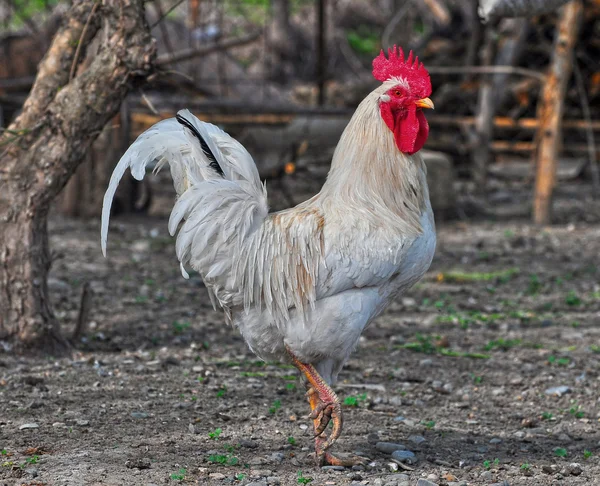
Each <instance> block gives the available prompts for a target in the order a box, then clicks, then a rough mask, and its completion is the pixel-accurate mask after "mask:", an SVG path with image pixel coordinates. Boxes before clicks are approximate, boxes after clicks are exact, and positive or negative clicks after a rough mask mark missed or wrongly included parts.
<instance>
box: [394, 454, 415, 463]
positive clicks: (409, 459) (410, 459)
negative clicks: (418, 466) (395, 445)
mask: <svg viewBox="0 0 600 486" xmlns="http://www.w3.org/2000/svg"><path fill="white" fill-rule="evenodd" d="M392 459H395V460H396V461H399V462H406V463H407V464H415V463H416V462H417V456H415V453H414V452H411V451H395V452H393V453H392Z"/></svg>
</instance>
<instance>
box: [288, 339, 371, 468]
mask: <svg viewBox="0 0 600 486" xmlns="http://www.w3.org/2000/svg"><path fill="white" fill-rule="evenodd" d="M286 349H287V351H288V353H289V355H290V357H291V358H292V361H293V363H294V366H295V367H296V368H298V369H299V370H300V371H301V372H302V374H304V376H305V377H306V379H307V380H308V384H307V387H308V392H307V394H306V395H307V396H308V402H309V403H310V409H311V414H310V415H309V417H310V418H311V419H312V420H313V426H314V430H315V453H316V457H317V462H318V464H319V465H320V466H324V465H331V466H345V467H351V466H354V465H357V464H363V463H364V462H365V461H364V459H363V458H360V457H351V458H347V459H341V458H338V457H336V456H334V455H333V454H331V453H330V452H328V449H329V448H330V447H331V446H332V445H333V443H334V442H335V441H336V440H337V439H338V438H339V436H340V435H341V433H342V424H343V418H342V407H341V404H340V401H339V398H338V397H337V395H336V394H335V392H334V391H333V390H332V389H331V387H330V386H329V385H327V383H325V381H324V380H323V378H322V377H321V375H319V373H318V372H317V370H316V369H315V367H314V366H312V365H310V364H305V363H302V362H301V361H300V360H299V359H298V358H297V357H296V356H295V355H294V354H293V353H292V352H291V350H290V349H289V348H288V347H287V346H286ZM330 421H331V422H333V429H332V431H331V435H330V436H329V437H328V438H327V437H325V436H324V434H323V433H324V431H325V429H326V428H327V425H329V422H330Z"/></svg>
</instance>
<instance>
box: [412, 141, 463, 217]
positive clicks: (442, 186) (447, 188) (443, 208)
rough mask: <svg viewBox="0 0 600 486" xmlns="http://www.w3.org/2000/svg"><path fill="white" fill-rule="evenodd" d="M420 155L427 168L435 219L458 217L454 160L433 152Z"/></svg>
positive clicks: (426, 151) (424, 152) (425, 151)
mask: <svg viewBox="0 0 600 486" xmlns="http://www.w3.org/2000/svg"><path fill="white" fill-rule="evenodd" d="M420 154H421V155H422V156H423V161H424V162H425V165H426V166H427V184H428V185H429V191H430V192H429V194H430V199H431V207H432V208H433V211H434V213H435V217H436V218H439V219H442V220H444V219H449V218H452V217H454V216H456V193H455V191H454V178H455V177H454V168H453V165H452V159H451V158H450V157H448V155H446V154H444V153H442V152H433V151H431V150H421V151H420Z"/></svg>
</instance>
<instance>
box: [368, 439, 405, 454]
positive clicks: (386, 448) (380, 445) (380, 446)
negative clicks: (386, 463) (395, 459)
mask: <svg viewBox="0 0 600 486" xmlns="http://www.w3.org/2000/svg"><path fill="white" fill-rule="evenodd" d="M375 449H377V450H378V451H379V452H383V453H385V454H392V453H393V452H395V451H403V450H405V449H406V446H405V445H404V444H397V443H395V442H377V444H375Z"/></svg>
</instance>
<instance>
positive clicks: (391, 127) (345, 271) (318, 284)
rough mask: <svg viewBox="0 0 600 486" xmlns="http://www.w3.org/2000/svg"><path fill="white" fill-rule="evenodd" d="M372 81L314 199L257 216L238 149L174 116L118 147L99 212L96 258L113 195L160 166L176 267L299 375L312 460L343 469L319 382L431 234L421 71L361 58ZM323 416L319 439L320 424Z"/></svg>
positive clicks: (328, 382) (426, 252)
mask: <svg viewBox="0 0 600 486" xmlns="http://www.w3.org/2000/svg"><path fill="white" fill-rule="evenodd" d="M373 75H374V76H375V78H376V79H378V80H379V81H381V82H382V84H381V86H379V87H378V88H377V89H375V90H374V91H373V92H372V93H370V94H369V95H368V96H367V97H366V98H365V99H364V100H363V101H362V102H361V103H360V105H359V106H358V108H357V110H356V112H355V114H354V116H353V117H352V119H351V120H350V122H349V124H348V126H347V127H346V129H345V131H344V133H343V134H342V137H341V139H340V141H339V144H338V146H337V148H336V151H335V153H334V156H333V160H332V163H331V170H330V172H329V175H328V177H327V181H326V182H325V184H324V185H323V188H322V189H321V192H319V193H318V194H317V195H316V196H314V197H313V198H311V199H309V200H308V201H306V202H304V203H302V204H299V205H298V206H296V207H294V208H291V209H287V210H285V211H280V212H277V213H271V214H270V213H269V208H268V205H267V195H266V189H265V186H264V185H263V184H261V182H260V180H259V176H258V171H257V169H256V165H255V164H254V161H253V160H252V157H251V156H250V154H249V153H248V152H247V151H246V149H245V148H244V147H243V146H242V145H241V144H240V143H239V142H237V141H236V140H234V139H233V138H231V137H230V136H229V135H227V134H226V133H225V132H223V131H222V130H220V129H219V128H217V127H215V126H214V125H211V124H209V123H203V122H201V121H200V120H198V119H197V118H196V117H195V116H194V115H192V114H191V113H190V112H189V111H187V110H182V111H180V112H179V113H178V114H177V116H176V118H171V119H168V120H163V121H161V122H159V123H157V124H156V125H154V126H153V127H151V128H150V129H148V130H147V131H146V132H144V133H143V134H142V135H140V136H139V137H138V139H137V140H136V141H135V142H134V143H133V145H131V147H130V148H129V149H128V150H127V152H126V153H125V155H123V157H122V158H121V160H120V161H119V163H118V165H117V167H116V168H115V171H114V172H113V174H112V177H111V180H110V185H109V187H108V190H107V191H106V195H105V196H104V207H103V211H102V237H101V238H102V251H103V252H104V254H105V255H106V240H107V233H108V221H109V216H110V208H111V203H112V200H113V196H114V194H115V191H116V189H117V185H118V183H119V180H120V179H121V178H122V177H123V174H124V173H125V170H126V169H127V168H130V170H131V173H132V174H133V176H134V177H135V178H136V179H138V180H141V179H142V178H143V177H144V175H145V174H146V166H147V165H148V164H150V163H151V162H153V161H156V160H158V164H157V166H156V169H159V168H160V167H161V166H162V165H164V164H165V163H168V164H169V166H170V168H171V175H172V177H173V182H174V186H175V189H176V191H177V194H178V199H177V202H176V203H175V207H174V208H173V210H172V212H171V217H170V219H169V232H170V233H171V235H174V234H175V233H176V232H178V235H177V244H176V250H177V257H178V258H179V261H180V262H181V270H182V272H183V275H184V276H187V273H186V271H185V268H186V267H188V268H192V269H194V270H196V271H197V272H199V273H200V275H201V276H202V278H203V279H204V282H205V284H206V287H207V288H208V291H209V294H210V296H211V299H212V301H213V305H215V307H220V308H222V309H223V310H224V311H225V316H226V320H227V321H228V322H229V323H232V324H233V325H234V326H235V327H236V328H237V329H239V331H240V332H241V334H242V335H243V337H244V339H245V340H246V342H247V343H248V346H249V347H250V349H251V350H252V351H253V352H254V353H256V355H257V356H259V357H260V358H262V359H264V360H288V361H291V362H292V363H293V364H294V365H295V366H296V367H297V368H298V369H299V370H300V371H301V372H302V373H303V374H304V375H305V376H306V379H307V380H308V397H309V402H310V405H311V409H312V413H311V418H312V419H313V421H314V429H315V437H316V438H315V441H316V443H315V451H316V457H317V461H318V463H319V464H321V465H322V464H331V465H351V464H355V463H357V462H358V461H359V460H360V458H348V459H341V458H338V457H336V456H334V455H333V454H331V452H330V451H329V448H330V447H331V445H332V444H333V443H334V442H335V441H336V439H337V438H338V437H339V436H340V433H341V431H342V410H341V406H340V402H339V399H338V397H337V396H336V394H335V392H334V391H333V390H332V388H331V386H332V385H333V384H335V382H336V379H337V376H338V373H339V372H340V370H341V369H342V367H343V365H344V363H345V362H346V361H347V359H348V357H349V355H350V353H351V352H352V350H353V349H354V348H355V347H356V345H357V343H358V340H359V338H360V335H361V333H362V331H363V330H364V329H365V327H366V326H367V325H368V324H369V323H370V322H371V321H372V320H373V319H374V318H375V317H377V316H378V315H380V314H381V313H382V312H383V310H384V309H385V308H386V307H387V306H388V304H389V303H390V302H391V301H392V300H393V299H394V298H396V297H397V296H398V295H399V294H400V293H401V292H403V291H405V290H406V289H408V288H409V287H411V286H412V285H413V284H414V283H415V282H417V281H418V280H419V279H420V278H421V276H422V275H423V274H424V273H425V271H426V270H427V269H428V268H429V265H430V263H431V260H432V258H433V254H434V251H435V241H436V238H435V227H434V220H433V213H432V210H431V205H430V202H429V192H428V188H427V181H426V169H425V165H424V163H423V160H422V158H421V156H420V155H419V154H418V151H419V150H420V149H421V148H422V146H423V144H424V143H425V140H426V139H427V135H428V132H429V127H428V125H427V121H426V120H425V116H424V114H423V112H422V109H423V108H433V103H432V102H431V100H430V99H429V98H428V96H429V95H430V94H431V82H430V79H429V74H428V73H427V71H426V69H425V68H424V67H423V64H421V63H419V61H418V58H415V59H413V55H412V52H411V53H410V55H409V56H408V58H406V59H405V57H404V53H403V52H402V49H397V48H396V47H395V46H394V48H393V49H390V50H389V52H388V58H386V56H385V55H384V53H383V52H382V53H381V54H380V55H379V56H378V57H377V58H375V59H374V61H373ZM330 421H332V422H333V429H332V431H331V433H330V435H329V437H326V436H325V433H324V431H325V428H326V426H327V425H328V423H329V422H330Z"/></svg>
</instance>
